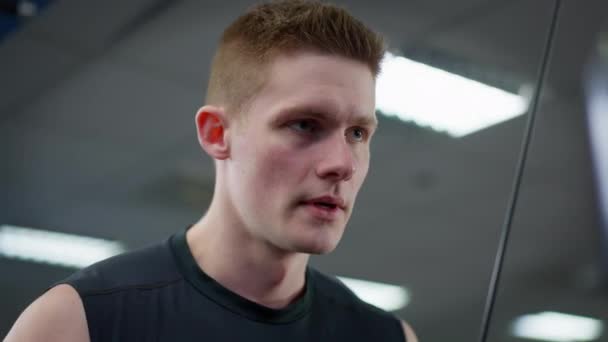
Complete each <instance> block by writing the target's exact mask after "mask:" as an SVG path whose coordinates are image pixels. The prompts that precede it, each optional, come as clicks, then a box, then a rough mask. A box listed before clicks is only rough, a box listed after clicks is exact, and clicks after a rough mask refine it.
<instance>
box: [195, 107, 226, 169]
mask: <svg viewBox="0 0 608 342" xmlns="http://www.w3.org/2000/svg"><path fill="white" fill-rule="evenodd" d="M226 128H227V124H226V117H225V114H224V110H223V108H220V107H215V106H204V107H202V108H201V109H199V111H198V112H197V113H196V132H197V135H198V142H199V144H200V145H201V147H202V148H203V149H204V150H205V152H207V154H209V156H211V158H214V159H226V158H228V155H229V148H228V146H229V144H228V139H227V138H228V137H227V135H226Z"/></svg>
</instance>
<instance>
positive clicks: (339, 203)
mask: <svg viewBox="0 0 608 342" xmlns="http://www.w3.org/2000/svg"><path fill="white" fill-rule="evenodd" d="M302 203H304V204H314V203H329V204H333V205H335V206H336V207H338V208H340V209H342V210H345V209H346V205H345V204H344V200H343V199H342V198H340V197H333V196H321V197H316V198H312V199H308V200H305V201H303V202H302Z"/></svg>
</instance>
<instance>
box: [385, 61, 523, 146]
mask: <svg viewBox="0 0 608 342" xmlns="http://www.w3.org/2000/svg"><path fill="white" fill-rule="evenodd" d="M376 107H377V109H378V110H380V111H381V112H383V113H384V114H387V115H394V116H397V117H398V118H399V119H401V120H402V121H406V122H414V123H415V124H417V125H419V126H423V127H429V128H431V129H433V130H435V131H442V132H446V133H448V134H449V135H451V136H453V137H462V136H465V135H467V134H471V133H473V132H475V131H478V130H481V129H484V128H486V127H489V126H492V125H496V124H498V123H500V122H503V121H506V120H508V119H511V118H514V117H516V116H519V115H522V114H524V113H525V112H526V110H527V109H528V101H527V100H526V99H525V98H524V97H523V96H520V95H516V94H512V93H509V92H507V91H504V90H501V89H498V88H496V87H492V86H489V85H486V84H483V83H481V82H477V81H474V80H471V79H468V78H465V77H462V76H459V75H455V74H452V73H449V72H447V71H444V70H441V69H437V68H434V67H431V66H429V65H426V64H423V63H419V62H415V61H413V60H410V59H407V58H405V57H400V56H395V55H393V54H391V53H386V54H385V56H384V58H383V60H382V65H381V71H380V74H379V75H378V79H377V81H376Z"/></svg>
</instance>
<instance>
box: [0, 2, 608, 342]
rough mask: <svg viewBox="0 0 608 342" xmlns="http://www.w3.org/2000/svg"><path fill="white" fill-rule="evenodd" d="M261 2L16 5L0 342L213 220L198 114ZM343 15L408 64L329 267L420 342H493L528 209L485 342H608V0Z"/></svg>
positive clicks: (3, 76)
mask: <svg viewBox="0 0 608 342" xmlns="http://www.w3.org/2000/svg"><path fill="white" fill-rule="evenodd" d="M252 3H253V2H252V1H245V0H231V1H219V0H217V1H197V0H191V1H169V0H131V1H118V0H111V1H91V0H86V1H82V0H65V1H51V0H46V1H43V0H38V1H34V0H29V1H17V0H13V1H7V0H2V1H0V89H1V92H0V94H1V95H0V156H1V157H2V164H1V165H2V167H1V168H0V194H1V196H0V254H1V255H2V256H1V257H0V274H1V276H0V337H3V336H4V335H5V334H6V333H7V332H8V329H9V328H10V326H11V325H12V323H13V322H14V321H15V319H16V318H17V316H18V314H19V313H20V312H21V311H22V310H23V309H24V308H25V307H26V306H27V305H28V303H30V302H31V301H32V300H34V299H35V298H36V297H38V296H39V295H40V294H41V293H42V292H43V291H44V290H45V289H46V288H47V287H48V286H49V285H50V284H52V283H53V282H54V281H57V280H59V279H61V278H63V277H65V276H67V275H68V274H70V273H72V272H73V271H74V270H75V269H76V268H78V267H82V266H83V265H86V263H87V262H90V261H91V260H95V258H96V256H95V255H93V256H91V255H88V253H89V252H91V251H92V250H93V249H94V247H95V246H106V247H108V246H109V247H110V249H112V248H114V251H119V250H121V249H126V250H129V249H134V248H138V247H142V246H145V245H147V244H149V243H152V242H155V241H158V240H161V239H164V238H166V237H167V236H168V235H170V234H171V233H173V232H175V231H177V230H179V229H183V228H184V227H185V226H187V225H188V224H190V223H193V222H194V221H196V220H197V219H198V218H199V217H200V215H202V213H204V210H205V208H206V206H207V204H208V203H209V200H210V198H211V195H212V190H213V176H214V175H213V164H212V162H211V160H210V159H209V158H208V157H206V156H205V155H203V153H202V152H201V150H200V149H199V147H198V144H197V140H196V137H195V130H194V119H193V118H194V113H195V111H196V109H197V108H198V106H200V105H201V104H202V99H203V93H204V90H205V85H206V79H207V76H208V75H207V72H208V66H209V63H210V61H211V57H212V53H213V49H214V47H215V44H216V42H217V39H218V37H219V35H220V34H221V31H222V30H223V28H224V27H225V26H226V25H227V24H228V23H229V22H230V21H231V20H233V19H234V18H235V17H236V16H237V15H239V14H240V13H242V12H243V10H244V9H245V8H247V7H248V6H250V5H251V4H252ZM337 3H338V4H340V5H343V6H345V7H346V8H348V9H349V10H350V11H351V12H352V13H353V14H355V15H356V16H357V17H359V18H361V19H362V20H363V21H364V22H366V23H367V24H369V25H370V26H371V27H372V28H374V29H376V30H378V31H380V32H381V33H382V34H384V35H385V36H386V37H387V38H388V41H389V46H390V53H391V55H390V56H387V58H386V60H385V61H386V63H385V65H384V69H383V70H384V71H383V74H382V75H381V77H382V78H381V79H380V80H379V82H378V114H379V120H380V128H379V131H378V133H377V135H376V136H375V138H374V141H373V144H372V164H371V169H370V173H369V176H368V179H367V181H366V183H365V184H364V186H363V189H362V190H361V193H360V195H359V198H358V202H357V205H356V210H355V212H354V215H353V217H352V218H351V221H350V223H349V226H348V228H347V231H346V233H345V236H344V239H343V240H342V242H341V244H340V245H339V247H338V248H337V250H336V251H335V252H333V253H332V254H330V255H327V256H322V257H314V258H313V259H312V264H313V265H314V266H315V267H318V268H319V269H321V270H323V271H325V272H328V273H331V274H335V275H338V276H341V277H345V278H354V279H360V280H367V281H373V282H378V283H383V284H389V285H393V286H394V287H388V288H385V290H381V291H380V292H381V293H384V294H387V293H393V294H395V295H396V297H393V298H388V299H387V298H384V302H383V303H384V304H380V302H378V304H377V305H385V304H387V303H388V304H387V305H389V309H390V310H393V311H394V312H395V314H396V315H397V316H399V317H402V318H404V319H406V320H407V321H409V322H410V323H411V324H412V326H413V327H414V328H415V329H416V331H417V333H418V335H419V337H420V339H421V340H422V341H477V340H478V338H479V336H480V332H481V331H482V325H483V321H484V320H483V317H484V310H485V307H486V304H487V303H488V293H489V289H490V288H491V287H492V284H493V282H492V274H493V271H494V269H495V265H494V264H495V259H496V255H497V252H500V248H499V246H500V244H501V239H502V236H503V231H504V226H505V222H506V221H509V219H508V217H510V216H509V213H512V214H513V215H512V216H511V217H512V220H511V221H510V225H509V226H510V235H509V239H508V244H507V245H506V248H505V249H504V259H503V261H504V262H503V264H502V273H501V276H500V278H499V279H498V280H499V281H498V282H497V283H496V284H495V285H496V289H497V291H496V297H495V299H496V300H495V302H494V306H493V310H492V312H491V314H492V315H491V316H490V319H489V321H488V323H489V324H488V325H487V326H488V335H487V341H496V342H513V341H526V340H529V339H533V338H535V339H539V340H545V341H608V325H607V324H608V285H607V284H608V282H607V281H606V279H608V277H607V275H608V249H607V248H608V243H607V240H606V237H607V236H608V234H606V232H607V229H608V227H607V226H606V223H605V222H606V221H605V220H604V219H602V217H603V216H602V213H603V211H602V209H605V208H607V207H606V205H602V204H601V203H608V202H602V200H601V198H602V191H601V187H600V184H602V183H601V179H602V176H605V175H606V174H603V173H602V172H600V171H597V170H599V168H595V167H594V165H595V166H597V165H599V164H601V160H602V158H604V160H606V159H608V155H606V154H601V153H596V154H593V152H592V151H599V150H600V149H593V146H595V145H594V144H596V141H599V140H597V139H596V140H594V138H593V136H592V135H590V129H589V128H590V127H596V128H597V126H593V125H591V124H589V123H590V122H591V121H590V120H588V118H589V108H590V105H589V103H590V101H591V100H590V98H592V97H593V96H596V95H597V94H598V92H593V91H590V89H591V88H592V86H590V84H598V82H596V83H593V82H591V81H589V79H590V77H591V76H594V77H596V81H597V78H598V77H599V84H601V83H602V81H603V82H604V84H607V80H608V74H604V76H601V75H602V74H601V73H600V72H598V71H597V70H601V63H602V61H604V63H608V57H607V56H608V53H607V52H606V51H608V40H607V39H605V38H602V37H605V33H606V32H608V30H607V26H606V22H607V21H608V2H606V1H603V0H588V1H577V0H564V1H561V2H560V3H559V5H560V6H559V12H558V15H557V18H555V17H554V14H555V9H556V4H557V3H556V0H536V1H525V0H511V1H501V0H459V1H451V0H425V1H421V0H377V1H374V2H369V1H363V0H344V1H337ZM554 19H556V20H554ZM554 24H555V25H554ZM552 28H553V29H554V30H553V31H552ZM552 32H553V34H552ZM603 35H604V36H603ZM551 37H552V39H549V38H551ZM549 42H550V44H549ZM602 51H603V52H602ZM594 56H595V57H594ZM598 56H599V57H598ZM602 56H603V57H602ZM598 61H599V62H598ZM598 63H599V64H598ZM598 65H600V66H598ZM543 70H544V74H543V73H542V71H543ZM590 70H591V71H590ZM604 71H606V68H605V67H604ZM408 72H410V73H409V74H408ZM411 72H416V75H418V76H417V77H408V75H412V74H411ZM421 75H422V76H421ZM543 75H544V76H543ZM598 75H600V76H598ZM541 76H543V77H542V78H541ZM602 77H603V78H602ZM599 93H601V92H599ZM590 94H596V95H593V96H592V95H590ZM605 94H608V92H605ZM600 102H601V101H600ZM604 104H605V102H604ZM599 108H601V106H600V107H599ZM603 108H604V109H606V108H608V107H606V106H604V107H603ZM604 114H607V115H608V110H605V111H604ZM531 115H535V116H534V118H535V119H534V121H533V122H532V124H533V126H532V129H531V130H530V132H531V135H528V134H527V127H528V122H529V118H530V116H531ZM599 131H601V130H599ZM604 131H605V132H608V125H606V126H605V127H604ZM526 137H528V138H529V140H528V141H529V145H528V147H527V158H526V159H525V164H524V165H520V160H521V159H522V146H523V145H524V144H523V142H524V141H526ZM520 166H523V168H520ZM519 170H522V173H521V178H519V179H520V180H521V183H520V184H519V187H518V189H519V191H518V193H517V200H516V201H513V196H514V188H515V185H517V184H516V180H517V179H518V174H519V173H518V172H519ZM604 184H605V183H604ZM511 209H512V210H511ZM24 228H30V229H36V230H42V231H51V232H60V233H65V234H70V235H61V236H59V238H57V235H48V236H50V238H53V237H55V240H36V239H38V238H40V237H41V236H42V237H44V236H46V235H43V233H40V232H39V233H35V232H36V231H34V230H32V231H30V230H24ZM72 235H75V236H86V237H93V238H97V239H103V240H99V241H98V240H90V239H88V240H87V239H85V240H82V239H80V240H78V239H76V240H73V239H72V238H71V237H70V236H72ZM107 240H110V241H113V242H112V243H110V244H108V242H107ZM41 241H42V242H41ZM44 241H47V242H44ZM52 241H55V242H57V241H59V243H62V244H60V245H59V246H60V247H52V243H54V242H52ZM70 244H71V245H70ZM73 245H76V246H77V247H78V246H79V248H80V249H76V250H71V249H70V248H72V247H73ZM53 246H54V245H53ZM83 246H85V247H83ZM87 246H88V247H87ZM28 252H29V253H33V254H30V255H29V256H28V255H27V253H28ZM24 253H25V254H24ZM62 253H63V254H65V255H67V256H68V259H62V255H63V254H62ZM70 253H71V254H70ZM97 257H99V255H97ZM370 288H371V291H372V293H371V294H368V295H369V296H372V297H373V296H374V293H373V287H370ZM387 289H388V290H387ZM372 297H370V298H371V299H370V300H380V301H381V300H382V299H373V298H372ZM391 305H392V306H391Z"/></svg>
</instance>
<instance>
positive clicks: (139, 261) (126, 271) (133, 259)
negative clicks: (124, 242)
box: [55, 241, 181, 296]
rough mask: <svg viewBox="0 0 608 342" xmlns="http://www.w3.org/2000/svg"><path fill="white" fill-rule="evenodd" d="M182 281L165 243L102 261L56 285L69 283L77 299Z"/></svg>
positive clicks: (168, 247) (167, 243)
mask: <svg viewBox="0 0 608 342" xmlns="http://www.w3.org/2000/svg"><path fill="white" fill-rule="evenodd" d="M178 279H181V275H180V273H179V271H178V269H177V266H176V264H175V261H174V258H173V254H172V251H171V248H170V246H169V242H168V241H163V242H159V243H155V244H153V245H149V246H146V247H143V248H139V249H136V250H133V251H129V252H125V253H122V254H119V255H116V256H113V257H110V258H108V259H105V260H102V261H100V262H97V263H95V264H92V265H90V266H88V267H85V268H83V269H81V270H78V271H77V272H75V273H73V274H72V275H70V276H69V277H68V278H66V279H64V280H62V281H60V282H58V283H56V284H55V285H58V284H69V285H71V286H72V287H74V288H75V289H76V291H78V293H79V294H80V296H86V295H92V294H100V293H110V292H113V291H119V290H122V289H128V288H133V287H146V286H157V285H162V284H163V283H166V282H172V281H176V280H178Z"/></svg>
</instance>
